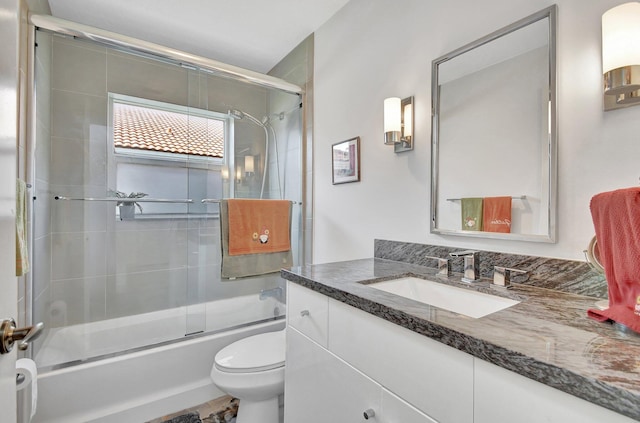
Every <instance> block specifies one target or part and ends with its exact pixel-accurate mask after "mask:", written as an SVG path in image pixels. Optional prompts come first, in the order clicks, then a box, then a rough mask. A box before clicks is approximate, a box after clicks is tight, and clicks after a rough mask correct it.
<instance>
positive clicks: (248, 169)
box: [244, 156, 254, 176]
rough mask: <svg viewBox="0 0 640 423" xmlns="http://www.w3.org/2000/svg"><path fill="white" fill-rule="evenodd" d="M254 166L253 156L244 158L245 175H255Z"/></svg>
mask: <svg viewBox="0 0 640 423" xmlns="http://www.w3.org/2000/svg"><path fill="white" fill-rule="evenodd" d="M253 172H254V166H253V156H244V173H245V174H246V175H247V176H251V175H253Z"/></svg>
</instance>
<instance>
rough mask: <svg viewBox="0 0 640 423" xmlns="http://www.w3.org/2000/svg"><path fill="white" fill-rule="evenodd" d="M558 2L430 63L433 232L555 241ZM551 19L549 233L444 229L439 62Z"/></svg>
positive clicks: (477, 236)
mask: <svg viewBox="0 0 640 423" xmlns="http://www.w3.org/2000/svg"><path fill="white" fill-rule="evenodd" d="M557 11H558V7H557V5H553V6H550V7H548V8H546V9H543V10H541V11H539V12H537V13H534V14H532V15H530V16H527V17H526V18H523V19H521V20H519V21H517V22H514V23H513V24H511V25H508V26H506V27H504V28H502V29H499V30H497V31H495V32H493V33H491V34H489V35H487V36H485V37H482V38H480V39H478V40H476V41H474V42H471V43H469V44H467V45H464V46H462V47H460V48H458V49H456V50H453V51H452V52H450V53H447V54H445V55H443V56H441V57H438V58H437V59H435V60H433V62H432V66H431V216H430V217H431V233H433V234H440V235H456V236H467V237H475V238H490V239H504V240H513V241H533V242H548V243H554V242H556V208H557V180H558V170H557V168H558V163H557V161H558V159H557V157H558V152H557V144H558V119H557V89H556V80H557V75H556V25H557ZM543 19H549V115H550V116H549V117H550V121H549V140H548V148H549V163H548V172H549V179H548V180H549V186H548V193H549V208H548V213H547V221H548V226H547V228H548V232H547V234H546V235H537V234H512V233H509V234H505V233H495V232H472V231H463V230H450V229H441V228H438V227H437V222H438V221H437V210H438V204H437V199H438V154H439V152H438V144H439V141H440V140H439V107H440V89H439V82H438V71H439V69H438V66H439V65H440V64H442V63H444V62H446V61H448V60H451V59H453V58H454V57H457V56H460V55H461V54H464V53H466V52H468V51H470V50H473V49H475V48H477V47H480V46H482V45H485V44H487V43H489V42H491V41H494V40H496V39H498V38H500V37H502V36H504V35H507V34H510V33H512V32H514V31H517V30H518V29H521V28H524V27H526V26H527V25H530V24H532V23H535V22H538V21H541V20H543Z"/></svg>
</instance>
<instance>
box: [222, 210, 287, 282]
mask: <svg viewBox="0 0 640 423" xmlns="http://www.w3.org/2000/svg"><path fill="white" fill-rule="evenodd" d="M238 208H239V209H240V210H238ZM290 234H291V202H290V201H283V200H240V199H229V200H222V201H221V202H220V235H221V238H222V277H223V278H238V277H244V276H254V275H262V274H266V273H273V272H279V271H280V269H282V268H283V267H291V266H292V265H293V256H292V253H291V237H290Z"/></svg>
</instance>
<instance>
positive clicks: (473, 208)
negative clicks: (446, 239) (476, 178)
mask: <svg viewBox="0 0 640 423" xmlns="http://www.w3.org/2000/svg"><path fill="white" fill-rule="evenodd" d="M482 200H483V199H482V198H462V199H461V200H460V203H461V205H462V206H461V209H462V212H461V213H462V230H463V231H481V230H482V203H483V201H482Z"/></svg>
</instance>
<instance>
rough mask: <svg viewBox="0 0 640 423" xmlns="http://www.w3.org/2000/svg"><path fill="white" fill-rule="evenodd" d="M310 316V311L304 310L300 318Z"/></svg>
mask: <svg viewBox="0 0 640 423" xmlns="http://www.w3.org/2000/svg"><path fill="white" fill-rule="evenodd" d="M308 315H309V310H302V311H301V312H300V317H304V316H308Z"/></svg>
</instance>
